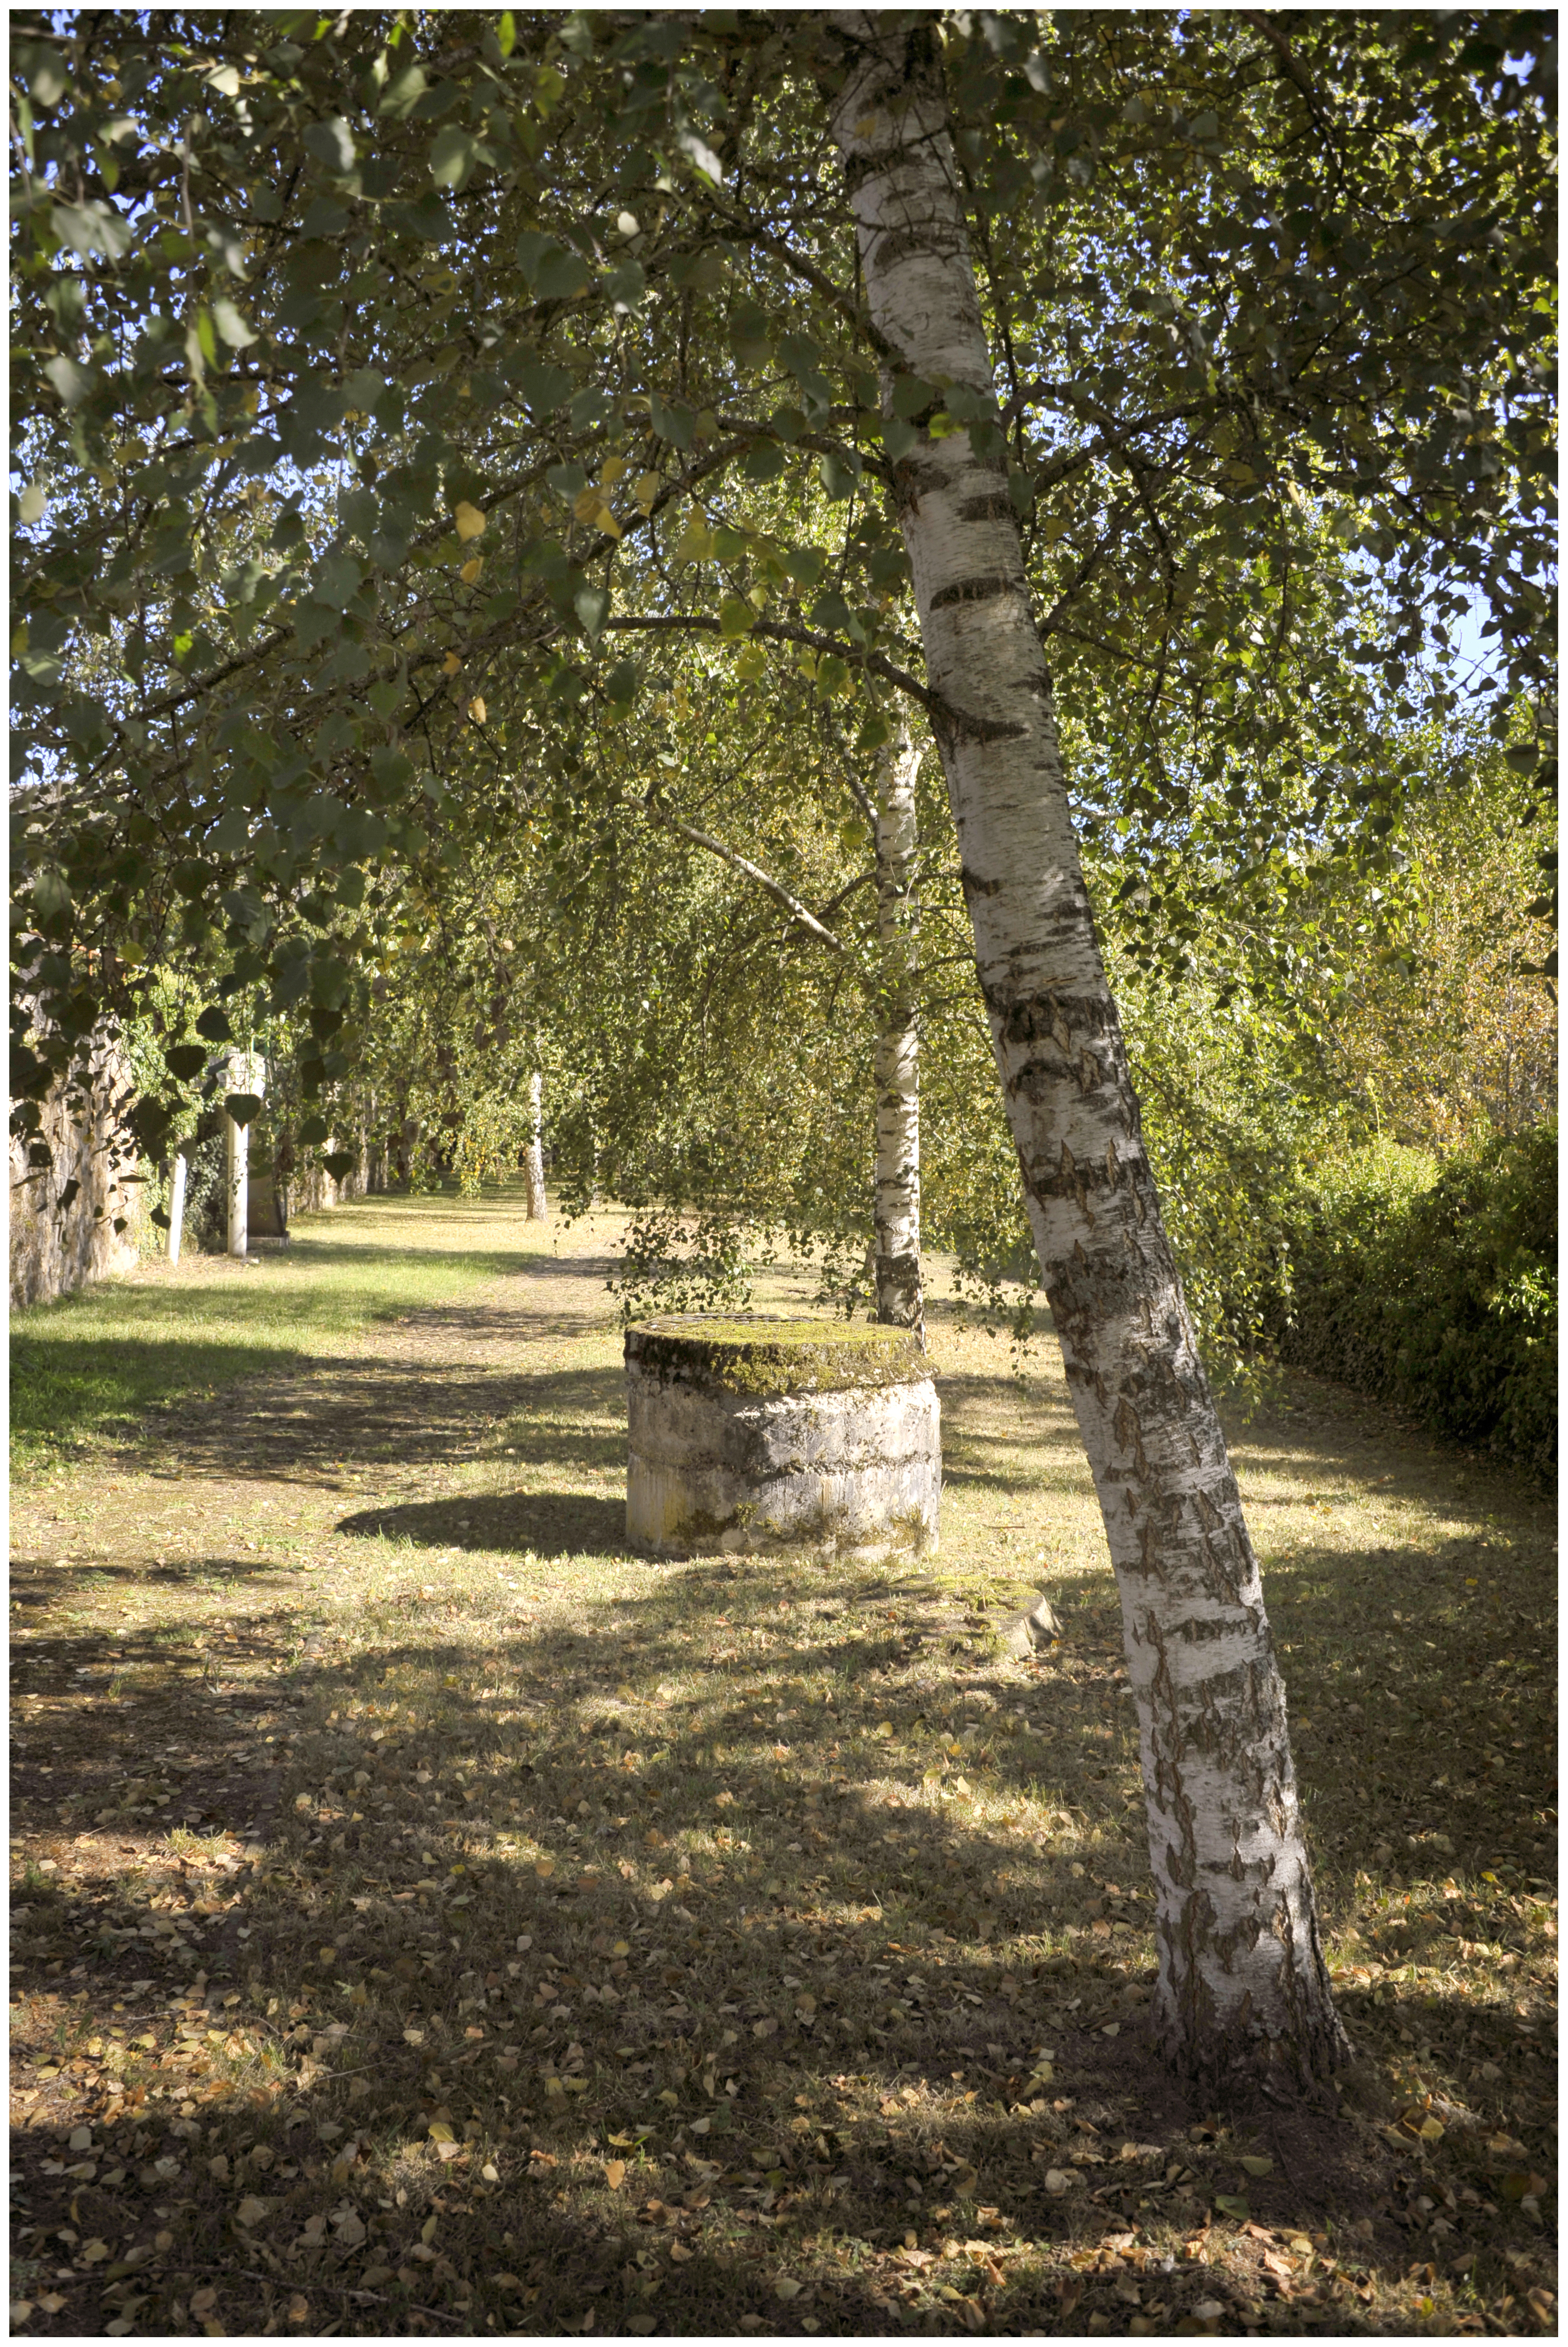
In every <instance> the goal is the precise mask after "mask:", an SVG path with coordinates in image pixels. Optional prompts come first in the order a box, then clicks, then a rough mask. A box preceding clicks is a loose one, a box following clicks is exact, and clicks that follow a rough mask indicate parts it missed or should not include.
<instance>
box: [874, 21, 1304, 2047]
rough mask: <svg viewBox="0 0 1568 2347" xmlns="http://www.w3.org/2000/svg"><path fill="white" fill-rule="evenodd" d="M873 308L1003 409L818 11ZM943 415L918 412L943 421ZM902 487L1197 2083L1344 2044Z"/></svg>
mask: <svg viewBox="0 0 1568 2347" xmlns="http://www.w3.org/2000/svg"><path fill="white" fill-rule="evenodd" d="M831 21H832V24H833V26H835V30H836V32H837V35H838V37H839V39H840V41H841V43H842V55H843V62H844V64H845V67H846V75H845V80H844V81H843V83H842V84H841V85H840V86H839V87H838V88H837V89H836V90H835V92H834V94H833V96H832V97H831V100H830V103H831V106H832V112H833V133H834V138H835V142H836V144H837V147H838V149H839V152H840V155H841V157H842V159H843V163H844V168H845V179H846V183H847V189H848V193H849V200H850V202H851V205H852V208H853V210H854V214H855V219H856V227H857V231H858V238H859V248H860V258H861V266H862V269H863V271H864V274H865V283H866V299H867V302H868V306H869V310H870V314H871V318H872V321H873V323H874V324H875V326H876V328H877V329H878V330H879V332H880V333H881V334H882V336H883V337H884V338H885V345H886V347H887V348H888V349H890V350H891V351H892V352H893V353H895V354H897V364H898V365H899V367H900V369H901V370H903V371H907V373H908V374H911V375H914V376H918V377H920V378H922V379H923V380H924V381H925V382H927V383H928V384H932V385H933V386H935V387H936V388H937V389H938V391H939V390H940V389H941V388H942V387H943V386H946V385H953V386H958V385H962V386H964V387H965V388H966V389H968V390H971V391H973V392H976V393H979V395H981V396H982V397H983V398H984V399H985V401H986V403H987V412H988V413H989V414H990V415H995V414H996V408H995V392H994V384H993V376H992V368H991V362H990V354H989V350H988V347H987V343H986V335H985V330H984V326H983V324H982V321H981V317H980V311H979V301H978V299H977V295H976V291H975V282H974V276H973V272H972V269H971V266H970V258H969V245H968V229H967V225H966V221H965V216H964V209H963V201H962V198H961V194H960V192H959V180H958V171H957V169H956V165H955V160H954V155H953V149H952V146H951V143H950V138H949V135H948V112H947V105H946V100H945V97H944V94H943V89H942V82H941V71H940V65H939V61H938V56H937V54H936V49H935V44H934V41H933V36H932V34H931V32H930V30H929V29H928V27H927V26H925V25H922V24H916V25H914V26H911V25H910V24H909V22H908V20H907V18H903V17H901V16H887V17H883V16H879V15H874V14H872V13H870V12H862V11H856V12H853V13H845V14H840V15H835V17H834V18H833V19H832V20H831ZM934 404H939V403H934ZM896 480H897V486H896V490H895V495H896V497H897V506H898V514H899V520H900V522H901V524H902V528H903V533H904V539H905V545H906V548H907V552H908V556H909V561H910V568H911V570H912V573H913V578H914V587H915V598H916V603H917V610H918V613H919V620H920V627H921V632H922V637H923V641H924V646H925V653H926V661H927V671H928V675H929V679H930V683H931V686H932V689H933V691H934V692H935V693H936V695H938V712H946V714H945V715H944V714H941V713H938V716H936V717H935V718H934V719H933V724H934V727H935V730H936V733H937V737H938V745H939V747H940V750H941V753H942V759H943V764H944V767H945V769H946V773H947V778H948V792H949V795H950V798H951V802H952V808H953V815H954V820H955V822H956V825H957V827H958V843H959V848H960V852H961V856H962V866H963V879H964V890H965V896H966V899H967V901H968V907H969V912H970V918H971V922H972V925H973V929H974V938H975V954H976V961H977V965H978V969H979V979H980V984H981V987H982V989H983V991H984V995H985V999H986V1003H987V1007H988V1010H989V1019H990V1025H991V1032H992V1037H993V1040H994V1043H995V1048H996V1054H997V1061H998V1065H999V1070H1000V1073H1001V1079H1002V1084H1003V1089H1004V1092H1005V1097H1006V1102H1007V1107H1008V1113H1009V1119H1010V1122H1011V1125H1012V1131H1013V1137H1014V1140H1015V1141H1016V1143H1017V1146H1018V1153H1019V1158H1020V1164H1021V1168H1022V1173H1023V1180H1024V1185H1025V1190H1026V1193H1027V1197H1028V1203H1029V1212H1030V1222H1031V1224H1032V1226H1033V1230H1034V1235H1035V1242H1036V1245H1037V1246H1038V1248H1039V1252H1040V1263H1041V1265H1042V1266H1043V1268H1044V1272H1045V1280H1046V1290H1047V1294H1048V1295H1049V1297H1050V1306H1051V1311H1052V1314H1053V1316H1054V1319H1055V1324H1056V1329H1057V1333H1058V1336H1059V1337H1060V1339H1061V1349H1062V1356H1063V1359H1064V1362H1065V1365H1066V1369H1067V1375H1068V1379H1069V1382H1070V1386H1071V1393H1072V1398H1073V1403H1074V1407H1075V1408H1076V1410H1077V1413H1078V1421H1079V1425H1080V1428H1081V1432H1082V1436H1083V1441H1084V1447H1085V1449H1086V1450H1087V1452H1088V1455H1089V1461H1090V1465H1091V1470H1092V1471H1093V1476H1094V1481H1095V1487H1096V1490H1097V1491H1098V1494H1099V1499H1100V1504H1101V1508H1102V1512H1103V1515H1104V1520H1105V1529H1106V1534H1107V1538H1108V1540H1109V1542H1110V1547H1111V1554H1112V1561H1113V1563H1114V1565H1115V1569H1116V1575H1117V1581H1118V1584H1119V1588H1120V1593H1121V1601H1122V1629H1123V1635H1124V1637H1125V1641H1126V1649H1127V1660H1128V1668H1129V1675H1130V1677H1131V1680H1132V1691H1133V1693H1134V1695H1135V1696H1136V1699H1137V1706H1138V1725H1139V1734H1140V1740H1141V1745H1142V1754H1143V1781H1144V1787H1145V1791H1146V1795H1147V1806H1148V1821H1149V1843H1150V1851H1151V1856H1152V1859H1153V1872H1154V1882H1155V1893H1156V1906H1157V1934H1158V1943H1159V1980H1158V1986H1157V1988H1156V1991H1155V2006H1154V2014H1155V2025H1156V2029H1157V2033H1158V2035H1159V2037H1160V2040H1161V2043H1162V2045H1163V2049H1164V2051H1165V2053H1166V2055H1167V2056H1168V2058H1169V2059H1170V2060H1171V2061H1172V2062H1173V2064H1174V2065H1176V2066H1177V2067H1178V2068H1180V2069H1181V2070H1183V2071H1184V2072H1186V2073H1187V2074H1189V2075H1194V2076H1198V2077H1202V2078H1205V2079H1207V2080H1210V2081H1217V2080H1218V2079H1220V2078H1221V2077H1223V2076H1224V2075H1225V2074H1227V2073H1229V2072H1231V2071H1233V2070H1235V2071H1251V2072H1252V2073H1254V2074H1256V2073H1257V2072H1259V2071H1260V2070H1264V2069H1266V2066H1267V2065H1268V2064H1269V2063H1270V2062H1276V2063H1277V2064H1278V2065H1279V2068H1280V2070H1281V2071H1282V2072H1286V2071H1288V2072H1293V2073H1294V2074H1295V2075H1296V2077H1298V2078H1301V2079H1303V2080H1307V2079H1311V2078H1314V2077H1318V2078H1320V2077H1322V2076H1324V2075H1326V2074H1327V2072H1329V2071H1330V2070H1332V2069H1333V2068H1334V2067H1335V2066H1337V2065H1338V2064H1339V2063H1341V2062H1342V2061H1343V2060H1344V2059H1345V2057H1346V2055H1347V2053H1348V2047H1347V2045H1346V2041H1345V2037H1344V2034H1343V2032H1342V2030H1341V2029H1340V2026H1339V2023H1338V2019H1337V2015H1336V2014H1335V2011H1334V2005H1333V2002H1332V1998H1331V1995H1330V1993H1329V1987H1328V1981H1327V1973H1326V1971H1325V1967H1324V1963H1323V1958H1322V1953H1321V1950H1320V1947H1319V1942H1318V1933H1317V1917H1316V1912H1315V1908H1314V1901H1313V1895H1312V1885H1311V1878H1310V1874H1309V1872H1308V1868H1307V1851H1306V1848H1305V1844H1304V1840H1303V1837H1302V1830H1301V1823H1300V1819H1299V1815H1298V1812H1297V1804H1296V1778H1295V1770H1294V1766H1293V1763H1292V1759H1291V1754H1290V1746H1289V1740H1288V1737H1287V1735H1286V1716H1285V1693H1284V1688H1283V1686H1282V1684H1281V1680H1280V1676H1279V1671H1278V1668H1277V1665H1276V1660H1275V1655H1274V1648H1273V1644H1272V1641H1271V1638H1270V1634H1269V1628H1268V1622H1267V1618H1266V1614H1265V1611H1264V1603H1263V1590H1262V1585H1261V1583H1260V1580H1259V1575H1258V1568H1257V1562H1256V1559H1255V1555H1254V1553H1253V1549H1252V1544H1251V1542H1250V1539H1249V1537H1248V1534H1247V1529H1246V1525H1245V1521H1244V1519H1243V1516H1242V1510H1241V1502H1240V1498H1239V1495H1238V1493H1237V1491H1236V1485H1235V1477H1234V1475H1233V1473H1232V1471H1231V1466H1230V1460H1229V1458H1228V1456H1227V1454H1226V1450H1225V1439H1224V1436H1223V1434H1222V1432H1221V1430H1220V1425H1219V1420H1218V1417H1217V1415H1216V1412H1215V1409H1214V1402H1213V1399H1212V1397H1211V1395H1210V1392H1209V1388H1208V1385H1207V1382H1206V1380H1205V1378H1204V1372H1203V1368H1202V1366H1201V1364H1200V1362H1199V1359H1198V1355H1197V1348H1196V1345H1195V1342H1194V1329H1193V1324H1192V1320H1191V1318H1190V1317H1189V1314H1188V1311H1187V1307H1186V1304H1185V1301H1184V1297H1183V1295H1182V1289H1181V1284H1180V1281H1179V1279H1178V1278H1177V1276H1176V1270H1175V1266H1174V1263H1173V1259H1172V1255H1171V1250H1170V1247H1169V1245H1168V1243H1167V1241H1166V1238H1165V1235H1164V1232H1163V1227H1162V1224H1161V1219H1160V1206H1159V1200H1158V1198H1157V1196H1156V1194H1155V1191H1154V1184H1153V1178H1152V1176H1151V1173H1150V1170H1149V1165H1148V1161H1147V1158H1146V1156H1145V1154H1144V1149H1143V1137H1142V1129H1141V1124H1140V1120H1139V1111H1138V1102H1137V1100H1136V1097H1135V1095H1134V1093H1133V1091H1132V1081H1131V1078H1130V1075H1129V1072H1128V1066H1127V1057H1126V1051H1125V1047H1124V1044H1123V1041H1122V1031H1121V1025H1120V1021H1119V1020H1118V1017H1117V1012H1116V1007H1115V1004H1114V1002H1113V1001H1112V997H1111V992H1110V989H1109V987H1108V986H1107V983H1106V979H1105V971H1104V967H1103V963H1102V958H1101V953H1100V948H1099V943H1098V939H1097V938H1096V936H1095V930H1094V924H1093V919H1092V917H1091V911H1090V906H1089V899H1088V895H1087V892H1086V890H1085V887H1084V883H1083V877H1082V873H1081V868H1080V865H1079V858H1078V851H1077V846H1076V842H1075V840H1074V838H1073V834H1072V827H1071V817H1070V814H1069V808H1068V798H1067V789H1066V784H1065V782H1064V779H1063V773H1062V765H1061V753H1060V750H1059V747H1058V741H1057V733H1056V724H1055V718H1054V713H1053V709H1052V702H1051V693H1050V680H1049V678H1048V675H1047V672H1046V665H1045V660H1044V656H1043V653H1042V651H1041V648H1040V638H1039V635H1038V633H1037V630H1036V627H1035V623H1034V618H1033V613H1032V611H1031V609H1030V595H1029V590H1028V587H1027V584H1026V581H1025V578H1024V570H1023V561H1022V554H1021V548H1020V539H1019V531H1018V525H1017V522H1016V520H1015V518H1014V514H1013V507H1012V505H1011V503H1010V501H1009V495H1008V483H1007V475H1006V471H1005V467H1004V463H1003V460H1002V459H1001V458H1000V457H999V456H982V455H979V454H977V452H976V451H975V449H974V448H973V447H972V446H971V443H970V437H969V435H968V432H967V431H962V430H960V431H956V432H954V433H953V434H952V435H951V436H948V437H944V438H940V439H932V438H930V437H929V436H927V435H925V434H922V436H921V440H920V443H919V445H918V446H916V447H915V448H914V449H912V450H911V451H910V453H909V455H908V456H907V457H906V458H905V459H904V460H903V461H902V462H901V463H900V464H899V465H898V466H897V472H896Z"/></svg>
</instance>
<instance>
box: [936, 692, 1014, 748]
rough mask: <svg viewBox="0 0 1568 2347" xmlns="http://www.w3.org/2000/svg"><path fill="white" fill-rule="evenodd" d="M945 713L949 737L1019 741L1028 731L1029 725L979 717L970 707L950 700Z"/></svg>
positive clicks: (973, 740) (972, 739)
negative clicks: (963, 706)
mask: <svg viewBox="0 0 1568 2347" xmlns="http://www.w3.org/2000/svg"><path fill="white" fill-rule="evenodd" d="M943 714H944V715H945V717H946V718H947V721H948V737H949V739H955V738H957V739H962V740H964V741H968V742H1018V741H1021V740H1022V738H1023V736H1024V735H1025V734H1026V733H1028V731H1029V728H1028V726H1027V725H1012V724H1009V723H1007V722H1006V721H1005V720H1004V719H1000V718H994V717H977V716H975V715H974V713H973V712H971V711H970V710H968V709H960V708H958V706H957V704H956V703H955V702H950V701H949V702H948V704H947V707H946V709H945V710H944V712H943Z"/></svg>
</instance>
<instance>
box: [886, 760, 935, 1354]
mask: <svg viewBox="0 0 1568 2347" xmlns="http://www.w3.org/2000/svg"><path fill="white" fill-rule="evenodd" d="M919 764H920V753H919V752H918V751H917V749H916V748H915V747H914V746H913V744H912V743H911V742H910V740H909V736H908V733H907V731H906V732H904V733H901V734H899V735H897V736H896V737H895V739H894V740H893V741H892V742H891V743H889V744H888V747H887V751H886V754H885V756H884V758H883V761H882V765H881V769H880V771H879V773H878V775H877V788H876V937H877V945H878V948H879V961H880V967H879V969H878V972H877V988H876V1070H875V1074H876V1317H877V1318H878V1320H884V1321H888V1322H890V1323H891V1324H892V1325H893V1326H894V1327H897V1328H912V1329H914V1330H915V1332H916V1334H917V1337H918V1338H919V1340H920V1344H921V1347H922V1349H923V1348H924V1346H925V1342H926V1314H925V1296H924V1294H923V1291H922V1286H921V1280H920V1036H919V1026H918V1020H917V1012H916V1001H915V973H914V961H915V947H916V937H917V929H918V927H919V918H920V913H919V901H918V898H917V896H916V893H915V846H916V834H915V776H916V774H917V770H918V767H919Z"/></svg>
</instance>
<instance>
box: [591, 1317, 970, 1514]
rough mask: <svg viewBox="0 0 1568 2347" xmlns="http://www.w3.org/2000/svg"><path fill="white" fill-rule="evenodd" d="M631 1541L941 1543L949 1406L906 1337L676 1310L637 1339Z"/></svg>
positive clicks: (629, 1475)
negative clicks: (945, 1410) (944, 1424)
mask: <svg viewBox="0 0 1568 2347" xmlns="http://www.w3.org/2000/svg"><path fill="white" fill-rule="evenodd" d="M626 1396H627V1432H628V1450H627V1468H626V1536H627V1540H628V1542H630V1545H631V1546H632V1547H634V1548H639V1549H642V1550H645V1551H648V1552H651V1553H654V1554H671V1553H678V1554H682V1555H692V1554H699V1555H712V1554H718V1553H724V1552H732V1553H733V1552H736V1551H743V1552H747V1553H753V1554H766V1553H775V1552H778V1551H781V1550H799V1549H801V1548H811V1549H815V1550H818V1551H820V1552H822V1553H825V1554H827V1555H832V1556H839V1557H856V1558H860V1559H862V1560H868V1559H870V1558H873V1557H883V1556H887V1555H890V1554H893V1553H897V1552H904V1551H907V1552H909V1553H917V1554H918V1553H923V1552H925V1551H927V1550H930V1549H933V1548H935V1547H936V1545H937V1540H938V1518H939V1512H940V1504H941V1489H942V1440H941V1412H940V1408H939V1405H938V1400H937V1392H936V1388H935V1387H934V1386H933V1385H932V1383H931V1381H930V1379H929V1378H926V1377H922V1376H920V1375H919V1374H918V1356H917V1351H916V1348H915V1347H914V1345H913V1344H912V1342H911V1340H910V1336H909V1335H908V1334H902V1335H899V1336H897V1337H894V1336H893V1335H892V1333H891V1332H886V1333H884V1332H883V1331H881V1330H879V1329H876V1328H866V1329H860V1328H856V1329H848V1328H845V1326H844V1324H843V1323H835V1322H832V1321H817V1322H813V1321H796V1322H790V1321H779V1320H772V1319H769V1318H767V1317H764V1316H761V1315H758V1316H756V1317H749V1316H737V1317H735V1318H733V1319H731V1320H725V1319H723V1318H722V1317H715V1316H713V1315H711V1314H706V1313H692V1314H688V1315H679V1314H671V1315H668V1316H666V1317H662V1318H661V1319H657V1320H652V1321H645V1322H643V1323H642V1324H641V1326H640V1327H632V1328H629V1329H628V1330H627V1332H626Z"/></svg>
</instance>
